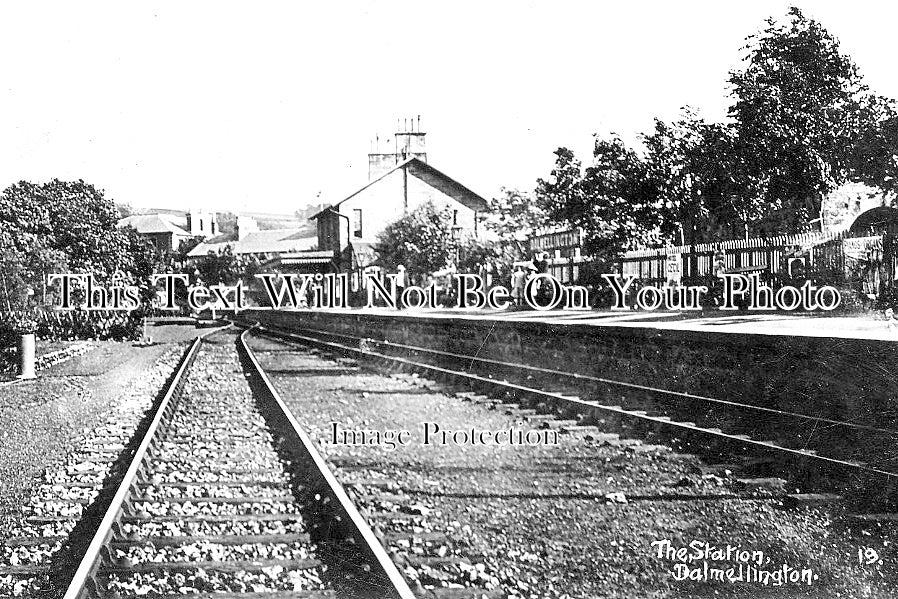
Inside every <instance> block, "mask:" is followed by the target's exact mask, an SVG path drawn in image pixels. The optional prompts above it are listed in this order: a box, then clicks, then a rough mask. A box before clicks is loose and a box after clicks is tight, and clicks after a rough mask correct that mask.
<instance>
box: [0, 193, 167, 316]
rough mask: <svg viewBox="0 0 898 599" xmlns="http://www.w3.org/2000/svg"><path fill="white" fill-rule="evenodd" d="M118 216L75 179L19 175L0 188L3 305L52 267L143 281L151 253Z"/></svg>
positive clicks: (38, 284) (41, 286) (38, 285)
mask: <svg viewBox="0 0 898 599" xmlns="http://www.w3.org/2000/svg"><path fill="white" fill-rule="evenodd" d="M118 218H119V212H118V209H117V208H116V206H115V204H114V203H113V202H112V201H111V200H109V199H107V198H105V197H104V195H103V192H102V190H98V189H97V188H95V187H94V186H92V185H90V184H88V183H85V182H84V181H80V180H79V181H60V180H58V179H54V180H52V181H50V182H48V183H44V184H40V185H38V184H34V183H29V182H27V181H22V182H20V183H17V184H15V185H11V186H10V187H8V188H6V189H5V190H3V192H2V193H0V256H2V258H0V274H2V277H0V289H2V290H3V293H4V295H5V303H6V306H5V307H7V308H9V307H20V306H22V305H24V301H25V300H24V298H25V297H26V295H27V290H28V289H29V288H30V289H32V290H34V291H35V292H37V291H38V290H45V288H46V287H45V286H46V277H47V275H48V274H51V273H54V272H57V273H58V272H72V273H91V274H93V275H94V277H95V278H96V279H97V280H98V282H101V283H109V282H111V279H112V276H113V275H114V274H115V273H116V272H120V273H124V274H125V275H126V279H127V280H128V281H130V282H135V283H136V282H138V281H143V279H144V277H142V274H141V273H143V272H144V271H147V270H150V268H149V266H150V262H152V261H155V260H156V257H155V255H154V254H152V253H146V252H148V251H149V250H148V249H147V248H146V247H145V245H140V244H141V243H144V242H143V240H140V243H138V240H136V239H134V238H133V234H132V233H129V232H126V231H125V230H123V229H119V228H118V227H117V226H116V225H117V222H118ZM138 262H140V265H139V266H138ZM135 268H137V270H138V271H140V272H137V271H135ZM38 295H39V296H43V293H41V294H38Z"/></svg>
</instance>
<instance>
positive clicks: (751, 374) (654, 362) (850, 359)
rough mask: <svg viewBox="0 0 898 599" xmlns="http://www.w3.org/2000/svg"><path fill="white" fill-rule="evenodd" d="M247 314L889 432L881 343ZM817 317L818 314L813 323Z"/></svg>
mask: <svg viewBox="0 0 898 599" xmlns="http://www.w3.org/2000/svg"><path fill="white" fill-rule="evenodd" d="M253 318H258V319H259V320H261V321H262V322H263V323H265V322H268V323H271V324H273V325H277V326H282V327H289V328H296V327H300V328H310V329H319V330H326V331H329V332H336V333H343V334H348V335H357V336H362V337H367V338H371V339H375V340H385V341H391V342H393V343H403V344H408V345H414V346H419V347H426V348H430V349H438V350H443V351H450V352H455V353H461V354H466V355H474V354H476V355H478V356H481V357H484V358H489V359H493V360H501V361H508V362H523V363H526V364H528V365H532V366H540V367H544V368H549V369H555V370H563V371H567V372H577V373H582V374H588V375H592V376H595V377H602V378H607V379H613V380H618V381H624V382H628V383H636V384H640V385H645V386H649V387H655V388H661V389H667V390H671V391H681V392H688V393H691V394H694V395H702V396H707V397H712V398H716V399H720V400H726V401H732V402H740V403H746V404H750V405H753V406H764V407H768V408H773V409H777V410H783V411H789V412H796V413H800V414H807V415H814V416H819V417H824V418H830V419H833V420H839V421H851V422H855V423H858V424H864V425H868V426H874V427H879V428H891V429H896V428H898V393H896V390H898V382H896V373H898V352H896V349H898V347H896V344H894V343H891V342H886V341H872V340H850V339H837V338H826V337H798V336H785V335H784V336H774V335H744V334H738V335H737V334H732V333H715V332H707V331H702V332H696V331H682V330H658V329H653V328H649V327H623V326H601V327H596V326H586V325H553V324H542V323H534V322H506V321H499V320H472V319H462V318H438V317H433V318H421V317H409V316H402V315H395V316H394V315H370V314H336V313H324V312H270V311H267V312H258V313H256V314H254V315H253ZM825 322H826V321H825V320H821V326H825ZM608 389H610V393H611V394H619V395H616V396H615V397H612V398H611V399H612V400H613V401H615V403H620V400H622V399H624V400H625V399H626V398H627V397H628V396H632V395H633V392H632V391H631V390H627V389H621V388H620V387H608ZM667 401H670V402H673V403H674V404H676V403H678V402H679V404H680V405H679V408H681V410H682V411H684V412H685V413H686V414H687V415H688V414H689V413H690V411H692V410H701V409H704V408H703V406H704V405H705V404H707V402H701V401H695V402H690V401H689V400H688V399H683V398H676V397H672V398H669V400H667ZM675 407H676V406H675ZM726 413H727V414H731V415H732V417H733V419H734V420H735V421H738V420H739V418H742V419H743V420H745V419H750V424H752V425H753V426H754V427H755V428H756V429H757V428H758V427H760V428H761V429H763V420H764V418H765V416H764V414H760V415H759V414H758V413H757V412H749V413H747V414H746V413H745V412H743V413H742V414H741V415H740V414H739V410H738V409H729V408H727V409H726ZM769 418H770V420H771V423H772V422H773V420H775V419H776V418H778V417H777V416H775V415H772V414H771V415H770V416H769ZM729 424H732V422H730V423H729ZM797 425H798V428H797V429H796V430H797V431H799V432H798V434H799V435H801V434H807V435H808V436H810V435H813V436H814V437H815V440H816V441H817V443H819V442H820V441H821V439H826V438H827V436H828V435H832V436H833V438H832V439H830V441H832V442H833V443H838V444H839V445H845V446H846V447H858V444H857V442H858V441H859V439H857V438H848V436H847V435H846V430H845V429H838V428H836V429H832V428H831V427H826V426H821V425H820V424H819V423H817V424H814V423H807V422H798V423H797ZM853 434H856V433H851V435H853ZM860 434H861V435H868V434H869V435H874V436H877V435H880V434H879V433H860ZM886 436H887V437H889V439H888V441H889V442H890V443H891V442H894V441H895V440H896V439H895V436H894V435H886ZM881 441H884V440H883V439H880V442H881ZM799 444H800V443H799ZM876 444H877V445H880V443H879V442H877V443H876ZM864 457H865V459H866V460H869V459H870V456H864Z"/></svg>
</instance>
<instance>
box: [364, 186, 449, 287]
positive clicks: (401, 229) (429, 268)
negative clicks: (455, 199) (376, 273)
mask: <svg viewBox="0 0 898 599" xmlns="http://www.w3.org/2000/svg"><path fill="white" fill-rule="evenodd" d="M457 241H458V240H456V239H454V238H453V236H452V216H451V214H450V213H449V210H448V208H447V209H444V210H439V209H438V208H437V207H436V206H435V205H434V204H433V203H432V202H426V203H424V204H422V205H421V206H419V207H418V208H416V209H415V210H413V211H411V212H409V213H407V214H406V215H404V216H403V217H402V218H400V219H399V220H397V221H395V222H393V223H391V224H390V225H387V227H386V228H385V229H384V230H383V231H381V233H380V234H379V235H378V236H377V242H376V244H375V248H374V249H375V251H376V252H377V255H378V257H379V259H380V262H381V263H382V264H383V265H384V266H386V267H387V268H391V269H395V268H396V267H397V266H399V265H400V264H402V265H404V266H405V267H406V269H407V271H408V272H409V274H410V276H417V275H419V274H421V273H427V272H434V271H437V270H440V269H442V268H445V267H446V266H447V265H448V264H452V263H454V262H455V258H456V248H457Z"/></svg>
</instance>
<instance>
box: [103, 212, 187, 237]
mask: <svg viewBox="0 0 898 599" xmlns="http://www.w3.org/2000/svg"><path fill="white" fill-rule="evenodd" d="M171 221H172V219H171V218H169V215H167V214H134V215H132V216H127V217H125V218H123V219H121V220H120V221H118V226H119V227H134V228H135V229H136V230H137V232H138V233H144V234H148V233H174V234H175V235H181V236H184V237H190V233H189V232H187V231H185V230H184V229H182V228H181V227H179V226H178V225H176V224H174V223H173V222H171Z"/></svg>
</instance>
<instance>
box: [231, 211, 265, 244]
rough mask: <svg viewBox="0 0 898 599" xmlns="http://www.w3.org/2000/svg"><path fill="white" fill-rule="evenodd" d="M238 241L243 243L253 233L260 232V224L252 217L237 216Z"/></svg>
mask: <svg viewBox="0 0 898 599" xmlns="http://www.w3.org/2000/svg"><path fill="white" fill-rule="evenodd" d="M236 229H237V241H243V239H244V238H245V237H246V236H247V235H248V234H250V233H252V232H253V231H258V230H259V224H258V223H257V222H256V220H255V219H254V218H252V217H251V216H243V215H240V214H238V215H237V226H236Z"/></svg>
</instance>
